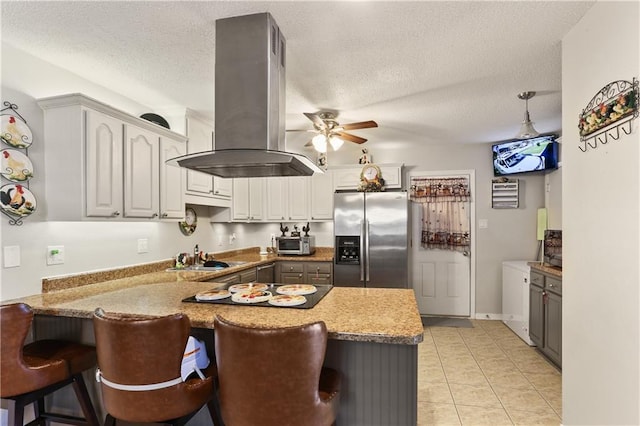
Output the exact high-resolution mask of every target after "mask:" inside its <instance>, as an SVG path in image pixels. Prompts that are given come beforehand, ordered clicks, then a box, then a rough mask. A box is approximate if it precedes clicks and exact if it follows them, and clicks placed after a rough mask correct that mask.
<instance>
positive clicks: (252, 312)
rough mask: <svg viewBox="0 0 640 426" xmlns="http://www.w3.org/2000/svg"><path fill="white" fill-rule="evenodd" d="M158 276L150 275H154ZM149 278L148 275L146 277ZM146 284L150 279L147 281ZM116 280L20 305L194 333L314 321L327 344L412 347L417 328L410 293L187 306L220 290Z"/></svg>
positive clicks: (336, 290)
mask: <svg viewBox="0 0 640 426" xmlns="http://www.w3.org/2000/svg"><path fill="white" fill-rule="evenodd" d="M158 274H161V273H155V274H153V275H158ZM150 275H151V274H150ZM147 279H151V277H147ZM139 282H140V279H139V280H137V281H136V280H129V279H119V280H113V281H108V282H104V283H98V284H92V285H89V286H82V287H77V288H73V289H68V290H61V291H57V292H52V293H43V294H39V295H34V296H28V297H24V298H21V299H19V301H21V302H24V303H26V304H28V305H29V306H31V307H32V309H33V310H34V312H35V313H36V314H37V315H51V316H56V317H69V318H87V319H91V317H92V315H93V311H94V310H95V309H96V308H98V307H100V308H102V309H104V310H105V311H107V312H115V313H122V314H135V315H149V316H162V315H170V314H173V313H176V312H182V313H184V314H186V315H188V316H189V319H190V320H191V325H192V326H193V327H196V328H206V329H212V328H213V321H214V318H215V316H216V315H221V316H223V317H225V318H226V319H229V320H231V321H234V322H238V323H242V324H246V325H249V326H255V327H286V326H291V325H298V324H303V323H308V322H313V321H320V320H322V321H324V322H325V323H326V324H327V329H328V331H329V338H330V339H335V340H350V341H361V342H376V343H390V344H403V345H416V344H418V343H420V342H421V341H422V333H423V328H422V322H421V320H420V314H419V313H418V309H417V305H416V301H415V296H414V294H413V290H409V289H391V288H356V287H333V288H332V289H331V291H329V293H328V294H327V295H326V296H325V297H324V298H323V299H322V300H321V301H320V302H319V303H318V304H317V305H316V306H315V307H313V308H312V309H295V308H284V307H262V306H245V305H243V306H230V305H221V304H211V303H186V302H182V300H183V299H185V298H187V297H190V296H193V295H195V294H196V293H198V292H201V291H205V290H209V289H213V288H223V287H224V286H225V284H217V283H215V282H197V281H177V282H176V281H173V282H151V283H144V284H140V283H139Z"/></svg>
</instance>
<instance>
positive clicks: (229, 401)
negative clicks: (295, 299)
mask: <svg viewBox="0 0 640 426" xmlns="http://www.w3.org/2000/svg"><path fill="white" fill-rule="evenodd" d="M214 329H215V330H214V331H215V349H216V362H217V364H218V378H219V383H220V389H219V394H220V396H219V398H220V408H221V414H222V419H223V421H224V423H225V425H226V426H255V425H260V426H284V425H295V426H302V425H304V426H325V425H331V424H334V423H335V420H336V416H337V412H338V402H339V396H340V375H339V373H338V372H337V371H335V370H333V369H330V368H323V367H322V363H323V362H324V356H325V351H326V347H327V327H326V325H325V323H324V322H322V321H320V322H316V323H312V324H305V325H300V326H296V327H286V328H252V327H246V326H242V325H239V324H235V323H232V322H230V321H227V320H225V319H224V318H221V317H220V316H218V317H216V319H215V321H214Z"/></svg>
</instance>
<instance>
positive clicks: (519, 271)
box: [502, 260, 535, 346]
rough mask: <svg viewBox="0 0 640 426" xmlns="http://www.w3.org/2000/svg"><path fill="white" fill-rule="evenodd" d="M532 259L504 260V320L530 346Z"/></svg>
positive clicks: (531, 343) (533, 344)
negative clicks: (530, 276)
mask: <svg viewBox="0 0 640 426" xmlns="http://www.w3.org/2000/svg"><path fill="white" fill-rule="evenodd" d="M528 262H531V261H530V260H510V261H506V262H502V322H503V323H505V324H506V325H507V327H509V328H510V329H511V330H513V332H514V333H516V334H517V335H518V336H520V338H521V339H522V340H524V341H525V342H526V343H527V344H528V345H529V346H535V343H533V342H532V341H531V339H530V338H529V271H530V268H529V266H528V265H527V263H528Z"/></svg>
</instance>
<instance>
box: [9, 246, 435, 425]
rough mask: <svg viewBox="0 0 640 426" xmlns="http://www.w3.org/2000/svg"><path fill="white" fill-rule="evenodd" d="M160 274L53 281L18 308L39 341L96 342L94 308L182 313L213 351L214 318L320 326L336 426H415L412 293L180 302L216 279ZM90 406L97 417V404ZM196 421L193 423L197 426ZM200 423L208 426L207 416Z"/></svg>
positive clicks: (340, 291) (253, 258)
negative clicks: (282, 303)
mask: <svg viewBox="0 0 640 426" xmlns="http://www.w3.org/2000/svg"><path fill="white" fill-rule="evenodd" d="M241 259H243V260H245V261H246V262H247V263H246V264H243V265H242V266H236V267H234V268H236V269H241V268H245V269H246V268H251V267H255V266H258V265H260V264H264V263H267V262H274V261H275V262H278V261H281V260H286V261H296V259H290V258H283V259H279V258H277V257H275V256H259V255H255V254H247V253H244V254H242V255H239V256H236V257H232V258H229V260H241ZM318 259H322V257H318V258H316V260H318ZM223 260H227V259H226V258H225V259H223ZM301 260H304V261H310V260H311V259H310V258H309V257H306V258H302V259H301ZM165 269H166V268H165ZM165 269H161V270H156V271H148V272H146V273H143V274H140V275H136V276H132V277H126V278H116V279H108V280H105V281H102V282H95V283H92V284H88V285H80V286H70V285H66V286H62V287H66V288H64V289H62V290H54V291H51V289H52V288H55V287H56V285H60V284H61V283H57V284H56V283H55V281H54V280H52V281H51V282H45V283H44V284H43V285H44V286H45V287H46V286H48V288H45V289H43V290H45V291H47V290H49V291H48V292H45V293H42V294H38V295H33V296H28V297H25V298H21V299H19V301H22V302H24V303H27V304H29V305H30V306H32V308H33V309H34V311H35V312H36V320H35V322H34V336H35V337H36V338H37V339H42V338H48V337H67V338H74V339H77V340H81V341H85V342H88V343H93V341H92V339H93V328H92V324H91V317H92V314H93V311H94V310H95V309H96V308H97V307H101V308H103V309H105V310H106V311H109V312H119V313H129V314H137V315H151V316H156V315H168V314H171V313H175V312H183V313H185V314H187V315H188V316H189V318H190V319H191V323H192V326H193V327H194V330H193V333H194V335H197V336H198V337H199V338H203V339H205V341H206V342H207V346H208V348H209V350H210V352H212V351H211V349H212V346H211V345H212V343H213V333H211V329H213V322H214V318H215V316H216V315H222V316H223V317H225V318H227V319H229V320H232V321H235V322H239V323H243V324H247V325H250V326H256V327H260V326H262V327H279V326H291V325H295V324H302V323H308V322H313V321H318V320H322V321H324V322H325V323H326V325H327V329H328V332H329V343H328V347H327V354H326V360H325V364H326V365H327V366H331V367H334V368H336V369H338V370H339V371H340V372H341V373H342V375H343V376H344V380H343V386H342V392H341V402H340V413H339V417H338V423H339V424H348V425H375V424H380V425H383V424H403V425H404V424H406V425H409V424H412V425H415V424H416V416H417V353H418V350H417V345H418V344H419V343H420V342H421V341H422V338H423V327H422V323H421V320H420V315H419V313H418V309H417V305H416V301H415V297H414V294H413V291H412V290H410V289H391V288H388V289H384V288H371V289H369V288H346V287H334V288H332V289H331V291H330V292H329V293H328V294H327V295H326V296H325V297H324V298H323V299H322V300H321V301H320V302H319V303H318V304H317V305H316V306H314V307H313V308H311V309H293V308H279V307H258V306H231V305H220V304H206V303H202V304H200V303H184V302H182V300H183V299H185V298H187V297H190V296H193V295H194V294H195V293H197V292H200V291H203V290H207V289H211V288H215V287H217V286H221V284H216V283H215V282H209V280H212V279H215V275H216V274H218V275H219V274H220V273H218V272H166V271H165ZM231 269H232V268H229V270H231ZM212 275H213V276H214V277H213V278H212ZM70 278H72V277H70ZM203 281H207V282H203ZM58 288H60V287H58ZM210 357H211V358H212V359H213V357H212V356H211V354H210ZM94 402H95V403H96V405H98V409H99V410H100V409H101V407H100V404H99V402H98V401H94ZM199 419H200V416H198V417H196V418H194V420H193V422H195V423H198V424H199ZM202 420H203V422H206V421H207V419H206V416H202Z"/></svg>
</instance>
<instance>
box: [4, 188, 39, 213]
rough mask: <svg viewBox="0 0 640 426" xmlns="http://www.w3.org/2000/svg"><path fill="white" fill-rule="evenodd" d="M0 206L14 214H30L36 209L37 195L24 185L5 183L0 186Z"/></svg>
mask: <svg viewBox="0 0 640 426" xmlns="http://www.w3.org/2000/svg"><path fill="white" fill-rule="evenodd" d="M0 206H1V207H2V209H3V210H4V211H6V212H7V213H10V214H12V215H16V216H29V215H30V214H31V213H33V212H34V211H35V210H36V197H35V196H34V195H33V193H32V192H31V191H29V188H27V187H25V186H23V185H20V184H17V185H13V184H9V185H4V186H3V187H2V188H0Z"/></svg>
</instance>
